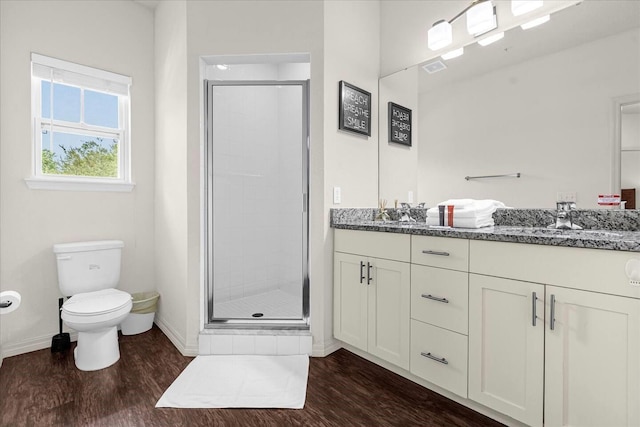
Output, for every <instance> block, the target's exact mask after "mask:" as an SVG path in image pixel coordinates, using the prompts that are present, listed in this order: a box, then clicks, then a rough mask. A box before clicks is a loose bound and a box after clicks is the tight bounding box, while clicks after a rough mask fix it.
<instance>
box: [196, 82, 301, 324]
mask: <svg viewBox="0 0 640 427" xmlns="http://www.w3.org/2000/svg"><path fill="white" fill-rule="evenodd" d="M204 89H205V107H204V109H205V140H206V144H205V158H206V170H207V174H206V180H205V182H206V187H207V188H206V191H205V193H206V198H207V202H206V210H207V215H206V217H207V221H206V229H207V230H206V236H207V245H206V248H207V249H206V251H207V255H206V258H207V269H206V275H207V287H208V289H207V292H208V301H207V310H208V325H207V327H209V328H211V327H213V328H215V327H233V328H242V327H252V328H253V327H256V326H260V327H267V328H268V327H278V328H282V327H284V328H294V329H298V328H304V329H306V328H308V318H309V277H308V193H309V190H308V188H309V185H308V157H309V154H308V153H309V147H308V141H309V130H308V124H309V114H308V111H309V109H308V81H255V80H253V81H251V80H249V81H218V80H205V88H204Z"/></svg>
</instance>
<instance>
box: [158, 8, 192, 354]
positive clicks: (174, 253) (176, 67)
mask: <svg viewBox="0 0 640 427" xmlns="http://www.w3.org/2000/svg"><path fill="white" fill-rule="evenodd" d="M186 25H187V21H186V3H185V2H183V1H164V2H161V3H160V4H159V5H158V7H157V9H156V11H155V43H154V46H155V49H154V57H155V72H156V105H155V114H156V144H155V164H156V174H155V180H156V181H155V182H156V186H155V190H156V191H155V204H154V218H155V241H156V245H155V251H154V256H155V260H156V264H155V267H156V274H155V276H156V285H157V290H158V292H159V293H160V302H159V305H158V313H157V314H156V323H157V324H158V326H159V327H160V328H161V329H162V330H163V331H164V332H165V334H166V335H167V336H168V337H169V338H170V339H171V341H172V342H173V343H174V344H175V345H176V347H177V348H178V349H180V350H181V351H183V352H184V351H185V349H186V348H187V333H186V324H187V316H186V312H187V305H188V304H187V301H188V299H187V280H186V276H187V269H188V258H187V256H188V253H187V247H188V241H187V214H188V212H187V168H188V166H189V165H188V164H187V64H186V60H187V28H186ZM196 169H197V165H196ZM196 348H197V347H196Z"/></svg>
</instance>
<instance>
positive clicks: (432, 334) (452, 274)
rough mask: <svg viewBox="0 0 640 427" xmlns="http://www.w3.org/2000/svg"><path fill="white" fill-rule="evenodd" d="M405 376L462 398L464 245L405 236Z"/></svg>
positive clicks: (465, 310) (464, 391)
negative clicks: (408, 340) (407, 353)
mask: <svg viewBox="0 0 640 427" xmlns="http://www.w3.org/2000/svg"><path fill="white" fill-rule="evenodd" d="M411 262H412V264H411V363H410V366H411V367H410V372H411V373H412V374H414V375H417V376H418V377H420V378H423V379H425V380H427V381H429V382H431V383H433V384H436V385H438V386H440V387H442V388H444V389H446V390H449V391H451V392H453V393H455V394H457V395H459V396H462V397H464V398H466V397H467V329H468V317H467V316H468V308H469V307H468V298H469V297H468V277H469V274H468V272H467V270H468V265H469V241H468V240H466V239H450V238H443V237H430V236H411Z"/></svg>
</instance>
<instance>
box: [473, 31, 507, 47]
mask: <svg viewBox="0 0 640 427" xmlns="http://www.w3.org/2000/svg"><path fill="white" fill-rule="evenodd" d="M503 38H504V31H502V32H499V33H495V34H492V35H490V36H489V37H485V38H483V39H481V40H478V44H479V45H480V46H489V45H490V44H491V43H495V42H497V41H498V40H501V39H503Z"/></svg>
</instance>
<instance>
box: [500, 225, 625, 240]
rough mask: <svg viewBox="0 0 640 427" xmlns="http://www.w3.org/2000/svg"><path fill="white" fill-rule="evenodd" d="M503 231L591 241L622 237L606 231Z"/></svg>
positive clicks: (527, 228) (526, 228)
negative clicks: (581, 238) (589, 239)
mask: <svg viewBox="0 0 640 427" xmlns="http://www.w3.org/2000/svg"><path fill="white" fill-rule="evenodd" d="M505 231H507V232H509V231H511V232H515V233H518V234H527V235H530V236H550V237H559V238H572V237H573V238H580V237H588V238H591V239H617V238H620V237H622V234H620V233H616V232H615V231H607V230H564V229H558V228H538V227H505Z"/></svg>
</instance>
